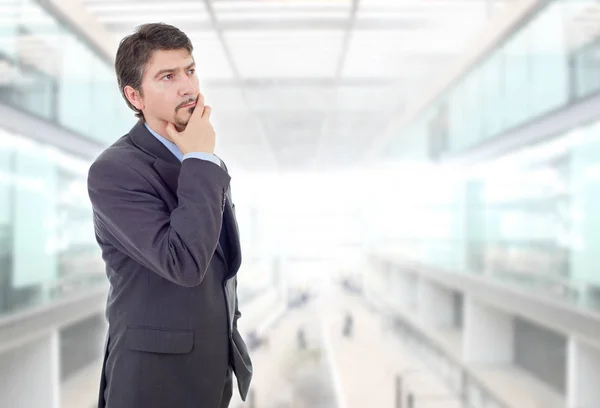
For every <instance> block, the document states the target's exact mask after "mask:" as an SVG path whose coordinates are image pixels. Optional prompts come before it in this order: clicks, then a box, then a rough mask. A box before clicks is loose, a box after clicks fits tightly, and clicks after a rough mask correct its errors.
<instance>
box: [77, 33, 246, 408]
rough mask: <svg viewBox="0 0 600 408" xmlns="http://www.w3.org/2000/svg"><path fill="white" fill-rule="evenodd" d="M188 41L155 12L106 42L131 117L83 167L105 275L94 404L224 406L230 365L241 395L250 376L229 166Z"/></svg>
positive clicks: (131, 407)
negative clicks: (241, 326) (219, 149)
mask: <svg viewBox="0 0 600 408" xmlns="http://www.w3.org/2000/svg"><path fill="white" fill-rule="evenodd" d="M192 51H193V47H192V44H191V42H190V40H189V38H188V37H187V36H186V34H184V33H183V32H182V31H180V30H179V29H177V28H175V27H173V26H169V25H166V24H146V25H143V26H140V27H138V29H137V30H136V32H135V33H133V34H131V35H129V36H127V37H125V38H124V39H123V40H122V41H121V43H120V45H119V48H118V50H117V55H116V60H115V70H116V74H117V79H118V84H119V89H120V91H121V93H122V95H123V97H124V99H125V101H126V102H127V104H128V106H129V107H130V108H131V109H132V110H133V111H134V112H135V114H136V116H137V117H138V118H139V121H138V122H137V124H136V125H135V126H134V127H133V128H132V129H131V130H130V131H129V133H128V134H126V135H125V136H123V137H121V138H120V139H118V140H117V141H116V142H115V143H114V144H113V145H112V146H110V147H108V148H107V149H106V150H105V151H104V152H102V154H100V155H99V157H98V158H97V159H96V160H95V162H94V163H93V164H92V166H91V167H90V170H89V174H88V191H89V197H90V200H91V202H92V206H93V212H94V226H95V234H96V240H97V242H98V244H99V245H100V248H101V250H102V255H103V259H104V261H105V263H106V273H107V276H108V279H109V282H110V292H109V295H108V301H107V310H106V316H107V320H108V323H109V328H108V336H107V341H106V347H105V358H104V364H103V368H102V379H101V385H100V395H99V402H98V406H99V407H107V408H142V407H143V408H164V407H172V408H200V407H202V408H219V407H227V406H229V402H230V399H231V397H232V392H233V389H232V388H233V387H232V371H233V373H235V375H236V377H237V383H238V390H239V392H240V396H241V397H242V399H244V400H245V399H246V395H247V392H248V388H249V386H250V381H251V377H252V363H251V360H250V357H249V355H248V350H247V347H246V345H245V343H244V341H243V339H242V337H241V335H240V333H239V332H238V329H237V321H238V319H239V317H240V312H239V309H238V305H237V280H236V274H237V271H238V269H239V267H240V264H241V250H240V241H239V236H238V228H237V222H236V218H235V213H234V205H233V203H232V202H231V193H230V175H229V174H228V172H227V168H226V166H225V165H224V163H223V162H222V161H221V160H220V159H219V158H218V157H217V156H215V155H214V148H215V131H214V129H213V127H212V125H211V123H210V115H211V108H210V107H209V106H207V105H205V104H204V97H203V95H202V94H201V93H200V91H199V84H198V78H197V76H196V73H195V64H194V58H193V56H192ZM106 119H107V120H109V118H106Z"/></svg>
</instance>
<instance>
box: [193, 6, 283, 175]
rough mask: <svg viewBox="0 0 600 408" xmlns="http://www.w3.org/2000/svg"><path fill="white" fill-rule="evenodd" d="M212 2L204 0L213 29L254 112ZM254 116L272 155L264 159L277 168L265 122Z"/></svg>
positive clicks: (247, 103) (243, 94)
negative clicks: (264, 125)
mask: <svg viewBox="0 0 600 408" xmlns="http://www.w3.org/2000/svg"><path fill="white" fill-rule="evenodd" d="M212 2H213V0H204V4H205V5H206V11H207V12H208V14H209V15H210V20H211V22H212V25H213V29H214V31H215V33H216V34H217V37H218V39H219V42H220V44H221V48H222V49H223V52H224V53H225V57H226V58H227V61H228V63H229V66H230V67H231V71H232V73H233V76H234V80H235V82H236V83H237V84H238V85H239V89H240V91H241V93H242V99H243V100H244V103H245V104H246V107H247V108H248V111H249V112H250V113H251V114H252V109H251V106H250V104H249V102H248V94H247V91H246V89H245V88H244V86H243V81H242V76H241V74H240V71H239V69H238V67H237V65H236V64H235V60H234V59H233V54H232V53H231V50H230V49H229V47H228V46H227V41H225V36H224V35H223V29H222V28H221V26H220V25H219V22H218V21H217V17H216V15H215V11H214V8H213V4H212ZM254 117H255V118H256V123H257V125H258V128H259V132H260V137H261V142H262V143H263V145H264V146H265V150H266V151H268V152H269V156H270V157H265V158H264V159H265V161H267V162H269V161H270V162H271V163H272V164H273V168H277V165H278V162H277V158H276V156H275V154H274V152H273V149H272V147H271V145H270V144H269V141H268V139H267V134H266V132H265V129H264V127H263V123H262V121H261V120H260V119H259V118H258V117H257V116H254Z"/></svg>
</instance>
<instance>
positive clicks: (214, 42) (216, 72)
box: [188, 31, 234, 81]
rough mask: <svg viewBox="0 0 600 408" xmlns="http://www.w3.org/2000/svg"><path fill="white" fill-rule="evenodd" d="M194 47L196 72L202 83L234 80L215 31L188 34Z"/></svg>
mask: <svg viewBox="0 0 600 408" xmlns="http://www.w3.org/2000/svg"><path fill="white" fill-rule="evenodd" d="M188 36H189V37H190V40H191V41H192V44H193V46H194V59H195V60H196V72H197V74H198V78H200V81H203V80H209V79H231V78H234V73H233V70H232V69H231V64H230V63H229V61H228V60H227V56H226V54H225V51H224V49H223V46H222V43H221V41H220V40H219V37H218V35H217V33H216V32H215V31H206V32H195V33H194V32H192V33H188Z"/></svg>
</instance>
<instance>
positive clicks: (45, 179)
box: [0, 129, 106, 315]
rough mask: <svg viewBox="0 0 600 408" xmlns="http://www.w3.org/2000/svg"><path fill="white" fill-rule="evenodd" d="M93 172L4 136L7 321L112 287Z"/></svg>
mask: <svg viewBox="0 0 600 408" xmlns="http://www.w3.org/2000/svg"><path fill="white" fill-rule="evenodd" d="M88 165H89V163H87V162H85V161H83V160H80V159H78V158H76V157H73V156H70V155H68V154H65V153H62V152H59V151H57V150H56V149H54V148H52V147H50V146H45V145H42V144H39V143H35V142H33V141H31V140H29V139H26V138H24V137H20V136H18V135H15V134H11V133H8V132H5V131H2V130H1V129H0V315H2V314H9V313H14V312H17V311H19V310H23V309H27V308H31V307H37V306H42V305H45V304H48V303H50V302H53V301H55V300H57V299H63V298H65V297H67V296H71V295H81V294H83V293H85V291H86V290H91V289H95V288H101V287H105V285H106V275H105V273H104V265H103V261H102V258H101V256H100V250H99V248H98V245H97V243H96V242H95V239H94V234H93V231H94V228H93V225H92V210H91V206H90V204H89V199H88V197H87V188H86V186H85V183H86V177H87V168H88Z"/></svg>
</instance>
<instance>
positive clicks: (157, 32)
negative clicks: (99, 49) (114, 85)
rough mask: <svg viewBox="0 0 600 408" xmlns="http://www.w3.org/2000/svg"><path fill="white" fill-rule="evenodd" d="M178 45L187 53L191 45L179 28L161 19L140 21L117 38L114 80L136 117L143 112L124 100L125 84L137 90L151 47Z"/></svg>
mask: <svg viewBox="0 0 600 408" xmlns="http://www.w3.org/2000/svg"><path fill="white" fill-rule="evenodd" d="M180 49H185V50H187V51H188V52H189V53H190V54H191V53H192V51H193V49H194V47H193V46H192V42H191V41H190V39H189V38H188V36H187V35H185V33H184V32H183V31H181V30H179V29H178V28H177V27H173V26H171V25H168V24H164V23H151V24H144V25H141V26H139V27H137V28H136V31H135V32H134V33H133V34H131V35H128V36H127V37H125V38H123V39H122V40H121V43H120V44H119V48H118V50H117V56H116V58H115V72H116V74H117V82H118V84H119V89H120V90H121V95H122V96H123V98H125V102H127V105H128V106H129V107H130V108H131V109H132V110H133V111H134V112H135V116H137V117H138V118H142V117H144V115H143V114H142V112H141V111H140V110H138V109H137V108H136V107H135V106H133V105H132V104H131V103H130V102H129V101H128V100H127V97H126V96H125V87H126V86H127V85H129V86H131V87H132V88H133V89H135V90H136V91H138V92H139V93H140V94H141V93H142V77H143V76H144V70H145V69H146V64H148V61H150V58H151V57H152V54H153V53H154V51H157V50H180Z"/></svg>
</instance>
